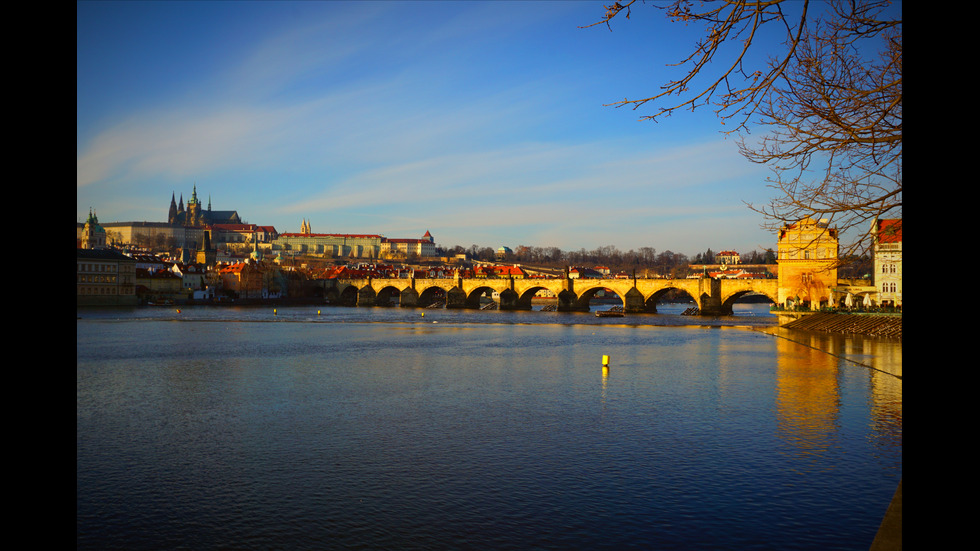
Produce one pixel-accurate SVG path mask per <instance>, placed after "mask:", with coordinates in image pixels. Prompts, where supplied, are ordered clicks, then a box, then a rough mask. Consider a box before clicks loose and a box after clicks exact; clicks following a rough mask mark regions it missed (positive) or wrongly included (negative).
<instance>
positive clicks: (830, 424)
mask: <svg viewBox="0 0 980 551" xmlns="http://www.w3.org/2000/svg"><path fill="white" fill-rule="evenodd" d="M776 349H777V351H778V353H779V354H778V360H777V365H776V370H777V373H776V422H777V426H778V428H779V432H780V433H781V434H782V435H784V436H785V437H786V439H787V442H789V443H792V444H794V445H795V446H797V447H799V448H804V449H814V448H825V447H826V446H828V445H829V443H830V440H831V438H832V436H833V435H834V434H835V433H836V432H837V417H838V404H839V402H840V394H839V388H838V383H837V359H836V358H834V357H833V356H830V355H828V354H825V353H823V352H821V351H819V350H816V349H812V348H807V347H803V346H800V345H799V344H797V343H795V342H791V341H787V340H783V339H779V340H778V341H777V344H776Z"/></svg>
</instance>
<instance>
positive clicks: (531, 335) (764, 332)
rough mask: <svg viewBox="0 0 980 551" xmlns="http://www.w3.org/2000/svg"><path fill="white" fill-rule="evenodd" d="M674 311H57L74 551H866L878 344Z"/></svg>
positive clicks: (893, 455) (759, 314) (883, 389)
mask: <svg viewBox="0 0 980 551" xmlns="http://www.w3.org/2000/svg"><path fill="white" fill-rule="evenodd" d="M605 308H607V307H606V306H601V307H598V308H593V310H595V309H605ZM684 308H686V305H660V310H661V312H662V313H661V314H658V315H636V316H626V317H624V318H596V317H595V316H594V315H593V314H570V313H553V312H497V311H490V312H479V311H449V310H418V309H400V308H342V307H322V308H319V309H318V308H317V307H315V306H313V307H309V306H307V307H279V308H277V309H276V311H275V312H273V310H272V308H271V307H251V308H230V307H222V308H217V307H187V308H182V309H181V312H179V313H178V312H177V311H176V309H175V308H172V307H171V308H138V309H121V310H116V309H105V310H100V309H93V310H83V309H79V310H78V312H77V314H78V320H77V347H76V389H77V414H76V419H77V431H76V451H77V455H76V465H77V486H76V519H77V520H76V525H77V526H76V528H77V548H78V549H99V550H114V549H120V550H122V549H125V550H142V549H152V550H166V549H193V550H202V549H246V550H247V549H256V550H267V549H337V548H358V549H399V550H400V549H561V550H566V549H589V550H591V549H684V550H689V549H766V550H768V549H778V550H789V549H804V550H810V549H812V550H827V549H855V550H867V549H868V547H869V546H870V544H871V541H872V540H873V539H874V536H875V533H876V531H877V529H878V526H879V524H880V522H881V520H882V517H883V515H884V513H885V510H886V508H887V506H888V503H889V501H890V499H891V497H892V494H893V493H894V491H895V489H896V487H897V485H898V482H899V480H900V479H901V476H902V381H901V379H900V376H901V369H902V366H901V344H900V342H899V341H886V340H873V339H860V338H842V337H831V336H825V335H809V334H802V335H801V334H798V333H797V334H793V333H787V332H785V330H781V329H779V328H778V327H776V325H777V323H776V318H775V317H773V316H770V315H769V314H768V307H767V306H765V305H744V306H738V307H737V308H736V315H735V316H732V317H726V318H707V319H703V318H697V317H694V318H692V317H686V316H680V315H679V313H680V312H681V311H683V309H684ZM318 310H319V312H318ZM423 313H424V316H423V315H422V314H423ZM603 355H608V356H609V357H610V361H609V366H608V368H603V366H602V356H603ZM896 375H897V376H898V377H896Z"/></svg>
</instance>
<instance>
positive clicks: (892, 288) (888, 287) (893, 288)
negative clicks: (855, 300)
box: [881, 283, 898, 293]
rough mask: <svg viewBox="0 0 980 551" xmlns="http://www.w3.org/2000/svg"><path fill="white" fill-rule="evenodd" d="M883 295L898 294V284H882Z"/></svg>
mask: <svg viewBox="0 0 980 551" xmlns="http://www.w3.org/2000/svg"><path fill="white" fill-rule="evenodd" d="M881 292H882V293H897V292H898V284H897V283H882V284H881Z"/></svg>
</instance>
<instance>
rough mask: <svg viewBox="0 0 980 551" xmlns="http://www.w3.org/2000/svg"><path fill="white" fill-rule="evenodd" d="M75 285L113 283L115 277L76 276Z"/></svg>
mask: <svg viewBox="0 0 980 551" xmlns="http://www.w3.org/2000/svg"><path fill="white" fill-rule="evenodd" d="M75 282H76V283H115V282H116V276H114V275H105V274H95V275H79V276H76V279H75Z"/></svg>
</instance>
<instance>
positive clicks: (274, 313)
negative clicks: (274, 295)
mask: <svg viewBox="0 0 980 551" xmlns="http://www.w3.org/2000/svg"><path fill="white" fill-rule="evenodd" d="M272 315H273V316H278V315H279V311H278V310H276V309H275V308H273V309H272Z"/></svg>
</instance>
